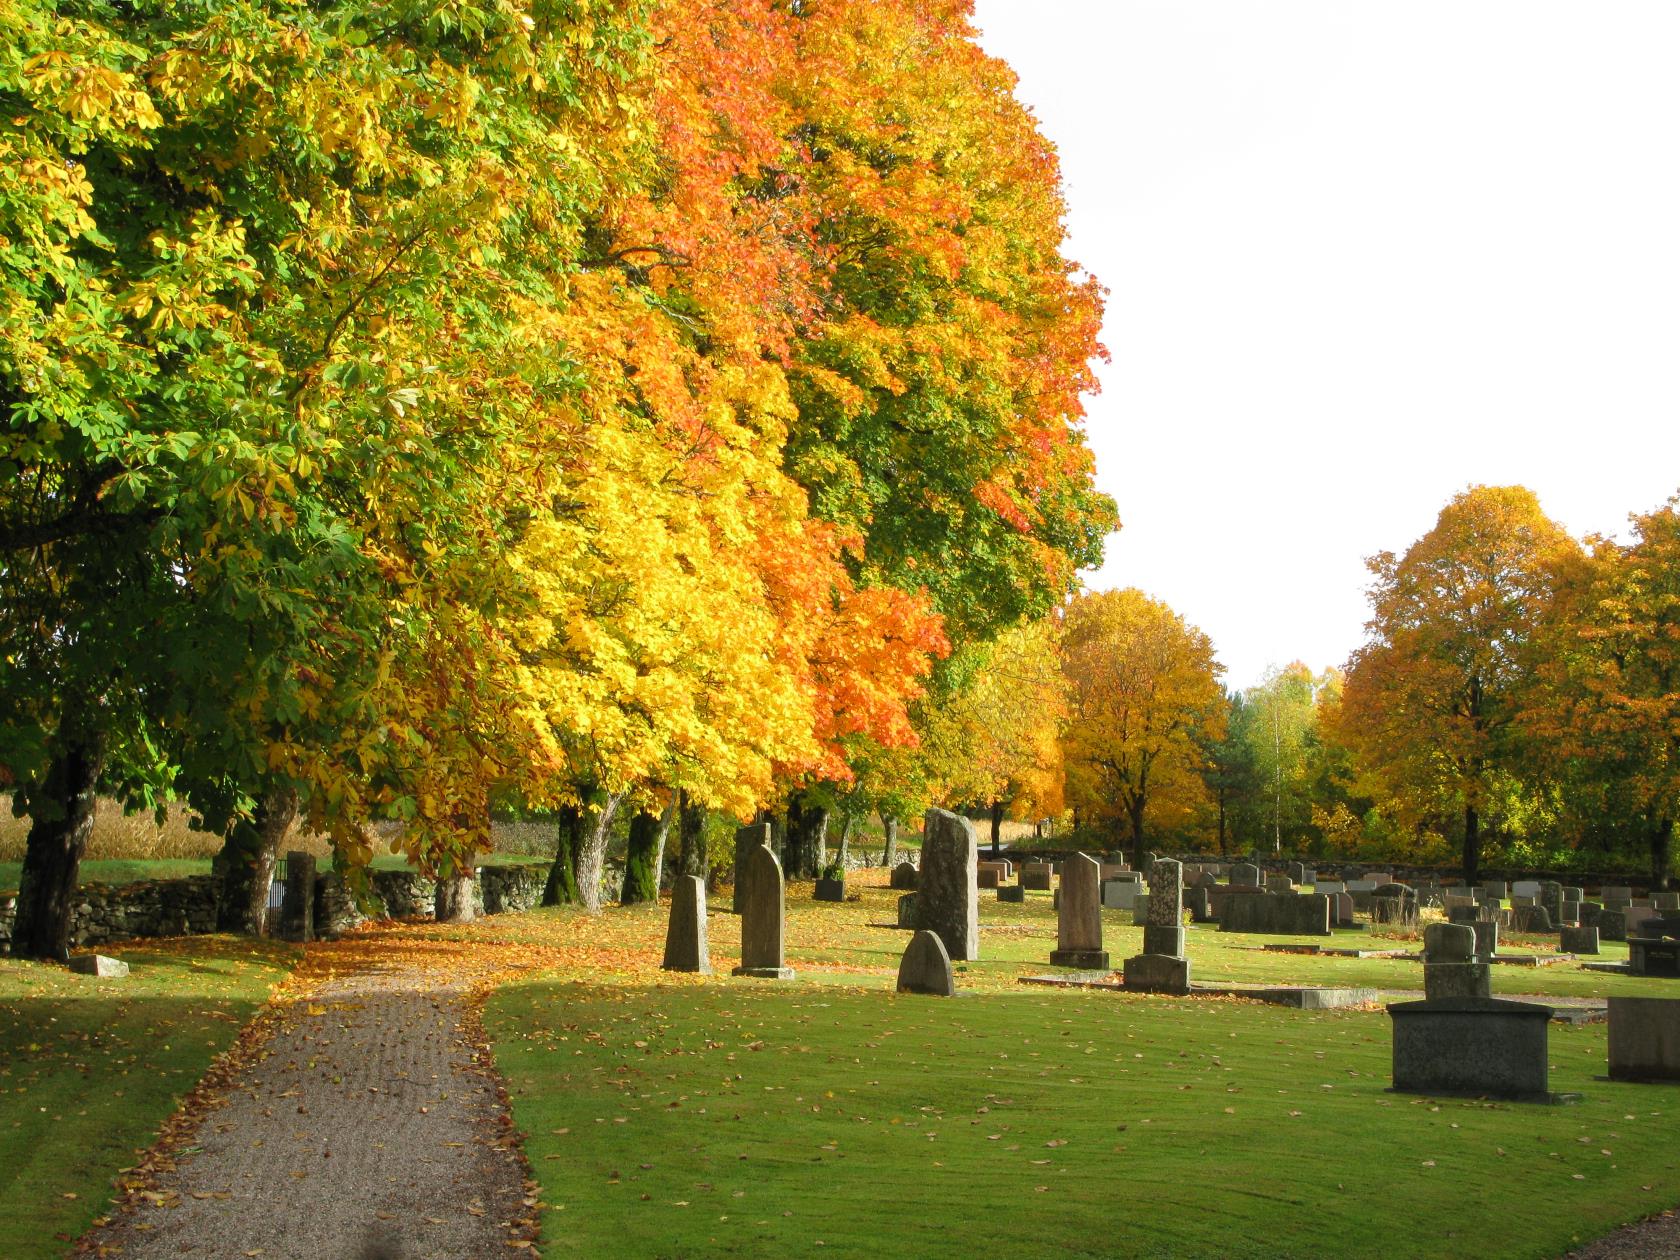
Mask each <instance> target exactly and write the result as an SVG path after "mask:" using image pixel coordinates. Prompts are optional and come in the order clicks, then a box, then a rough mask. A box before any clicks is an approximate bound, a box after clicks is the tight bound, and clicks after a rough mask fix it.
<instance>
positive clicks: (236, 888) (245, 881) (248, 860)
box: [212, 786, 298, 936]
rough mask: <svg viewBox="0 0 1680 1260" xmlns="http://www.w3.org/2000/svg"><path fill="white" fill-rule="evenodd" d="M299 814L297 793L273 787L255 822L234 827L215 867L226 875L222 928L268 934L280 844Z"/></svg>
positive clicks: (219, 916)
mask: <svg viewBox="0 0 1680 1260" xmlns="http://www.w3.org/2000/svg"><path fill="white" fill-rule="evenodd" d="M297 816H298V794H297V789H296V788H294V787H291V786H286V787H271V788H269V790H268V791H267V792H265V793H263V798H262V799H261V800H260V801H258V802H257V807H256V809H255V810H253V811H252V813H251V817H250V819H249V820H245V819H241V820H240V821H238V822H236V823H234V825H233V826H231V827H229V828H228V833H227V839H226V840H225V841H223V842H222V851H221V852H220V853H218V854H217V855H216V860H215V862H214V863H212V869H213V870H214V871H215V872H216V873H217V874H218V875H220V876H221V881H222V899H221V904H220V906H219V907H218V908H217V912H216V926H217V927H218V928H220V929H221V930H222V931H224V932H242V933H244V934H245V935H246V936H267V935H268V890H269V887H270V885H272V884H273V883H274V866H275V863H276V862H278V861H279V859H280V846H281V845H282V844H284V843H285V840H286V834H287V833H288V832H289V831H291V829H292V823H293V822H295V821H296V819H297Z"/></svg>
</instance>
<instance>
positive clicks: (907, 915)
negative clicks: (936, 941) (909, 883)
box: [898, 893, 916, 928]
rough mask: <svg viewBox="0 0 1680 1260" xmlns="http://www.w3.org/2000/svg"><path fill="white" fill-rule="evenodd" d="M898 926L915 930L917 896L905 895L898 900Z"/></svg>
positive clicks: (912, 894)
mask: <svg viewBox="0 0 1680 1260" xmlns="http://www.w3.org/2000/svg"><path fill="white" fill-rule="evenodd" d="M898 926H899V927H901V928H913V927H915V926H916V894H915V893H904V894H902V895H901V896H900V897H899V899H898Z"/></svg>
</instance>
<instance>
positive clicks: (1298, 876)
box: [1284, 862, 1318, 884]
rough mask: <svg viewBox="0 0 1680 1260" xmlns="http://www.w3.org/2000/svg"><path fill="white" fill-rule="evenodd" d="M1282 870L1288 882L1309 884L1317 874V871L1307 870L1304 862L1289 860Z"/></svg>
mask: <svg viewBox="0 0 1680 1260" xmlns="http://www.w3.org/2000/svg"><path fill="white" fill-rule="evenodd" d="M1284 870H1285V872H1286V873H1287V874H1288V876H1289V880H1290V882H1291V883H1295V884H1310V883H1312V882H1313V880H1314V879H1315V878H1317V875H1318V872H1316V871H1310V870H1308V869H1307V864H1306V863H1305V862H1291V863H1289V865H1288V866H1286V867H1285V868H1284Z"/></svg>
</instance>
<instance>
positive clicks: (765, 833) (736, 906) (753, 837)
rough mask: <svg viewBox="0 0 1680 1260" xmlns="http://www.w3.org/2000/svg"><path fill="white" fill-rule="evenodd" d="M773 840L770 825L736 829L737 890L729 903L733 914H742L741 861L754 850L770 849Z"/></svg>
mask: <svg viewBox="0 0 1680 1260" xmlns="http://www.w3.org/2000/svg"><path fill="white" fill-rule="evenodd" d="M772 838H773V837H772V833H771V831H770V824H769V823H754V824H753V825H752V826H750V827H738V828H736V831H735V889H734V893H733V895H732V896H731V898H730V902H729V909H730V910H731V912H733V913H735V914H740V913H741V860H742V859H743V858H744V857H746V855H747V854H749V853H751V852H752V851H753V850H754V849H760V848H763V849H768V848H770V846H771V843H772Z"/></svg>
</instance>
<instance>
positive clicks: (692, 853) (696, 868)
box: [677, 792, 711, 887]
mask: <svg viewBox="0 0 1680 1260" xmlns="http://www.w3.org/2000/svg"><path fill="white" fill-rule="evenodd" d="M677 839H678V842H679V847H678V850H677V874H678V875H698V876H699V877H700V878H701V879H706V877H707V876H708V875H710V874H711V863H710V862H709V861H708V860H707V858H706V807H705V806H704V805H696V804H695V803H694V802H693V801H691V800H689V799H688V793H687V792H683V793H682V794H681V800H680V801H679V803H678V805H677ZM708 887H710V885H709V884H708Z"/></svg>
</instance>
